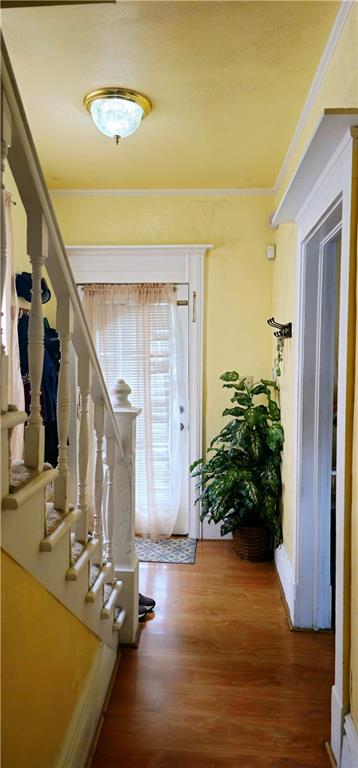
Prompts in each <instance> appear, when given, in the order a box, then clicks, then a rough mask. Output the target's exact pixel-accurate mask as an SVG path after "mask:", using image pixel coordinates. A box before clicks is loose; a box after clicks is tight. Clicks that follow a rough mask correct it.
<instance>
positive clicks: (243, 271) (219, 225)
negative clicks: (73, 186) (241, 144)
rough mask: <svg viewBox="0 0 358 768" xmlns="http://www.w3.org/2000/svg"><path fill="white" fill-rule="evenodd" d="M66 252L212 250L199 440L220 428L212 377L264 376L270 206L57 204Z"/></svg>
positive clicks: (144, 201) (192, 201) (107, 200)
mask: <svg viewBox="0 0 358 768" xmlns="http://www.w3.org/2000/svg"><path fill="white" fill-rule="evenodd" d="M54 205H55V210H56V213H57V217H58V220H59V223H60V226H61V229H62V234H63V237H64V240H65V242H66V243H67V244H68V245H88V244H102V245H115V244H128V245H130V244H138V245H141V244H153V243H154V244H159V243H163V244H165V243H172V244H178V243H212V244H213V245H214V249H213V250H212V251H210V252H209V254H208V256H207V258H206V280H205V363H204V386H205V406H204V425H205V437H204V440H206V441H208V440H209V439H211V437H213V435H214V434H215V433H216V432H217V431H218V429H219V428H220V426H221V421H222V419H221V412H222V410H223V407H224V406H225V404H226V402H227V395H225V394H224V393H223V391H222V388H221V385H220V383H219V381H218V376H219V375H220V373H222V371H224V370H228V369H234V368H235V369H237V370H239V371H240V373H241V374H243V375H245V374H247V375H253V376H254V377H260V376H266V377H268V376H270V371H271V332H270V330H269V328H268V326H267V324H266V320H267V318H268V317H269V315H270V313H271V306H272V272H273V266H272V262H268V261H267V260H266V257H265V249H266V244H267V243H268V242H270V241H272V234H273V233H272V232H271V231H270V230H269V229H268V227H267V221H268V217H269V214H270V212H272V207H273V200H272V198H271V196H270V195H262V196H250V195H247V196H232V197H229V196H227V197H224V196H222V197H220V196H219V197H212V196H199V195H191V196H186V195H185V196H182V195H166V196H157V195H155V196H127V197H122V196H102V197H101V196H97V197H55V198H54Z"/></svg>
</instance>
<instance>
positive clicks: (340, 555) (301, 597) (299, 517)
mask: <svg viewBox="0 0 358 768" xmlns="http://www.w3.org/2000/svg"><path fill="white" fill-rule="evenodd" d="M351 179H352V137H351V135H350V134H346V135H345V137H344V139H343V140H342V142H341V144H340V145H339V147H338V148H337V151H336V152H335V154H334V156H333V157H332V158H331V161H330V162H329V168H325V169H324V171H323V173H322V174H321V176H320V178H319V179H318V181H317V183H316V185H315V188H314V194H313V195H312V196H310V199H307V200H306V202H305V205H304V208H302V209H301V211H299V213H298V214H297V216H296V222H297V227H298V231H297V273H298V276H299V277H298V281H297V283H298V295H297V305H296V306H297V322H296V328H297V347H296V349H297V351H296V376H297V382H298V391H297V403H296V439H295V441H294V444H295V446H296V452H297V453H296V457H295V458H296V460H295V462H294V465H295V467H296V477H295V488H296V498H295V505H296V515H295V519H296V533H295V536H294V553H293V566H294V570H295V582H296V584H297V590H298V596H297V597H298V599H297V600H296V602H295V614H294V616H293V623H294V625H295V626H307V623H306V617H305V615H304V611H305V606H306V605H307V604H309V603H312V584H313V580H314V572H317V556H318V554H317V548H314V551H313V552H312V551H311V552H310V551H308V554H307V548H308V550H310V546H311V545H312V542H311V543H308V542H307V539H305V523H306V524H307V514H308V510H306V520H305V516H304V510H303V507H302V505H301V473H302V467H303V454H302V394H303V378H302V372H303V334H304V311H305V310H304V284H305V263H304V248H303V244H304V242H305V240H306V239H307V237H308V235H309V233H311V232H312V231H313V229H314V228H315V227H316V226H317V225H318V223H319V222H321V220H322V218H323V217H324V216H325V214H326V212H327V211H328V210H329V208H330V207H332V205H333V204H334V201H336V200H337V199H338V198H341V200H342V229H341V232H342V244H341V289H340V316H339V361H338V413H337V496H336V638H335V643H336V647H335V682H334V686H333V689H332V731H331V744H332V749H333V752H334V755H335V759H336V761H337V765H338V766H340V761H341V749H342V736H343V722H344V715H345V714H346V712H345V706H346V702H345V689H344V663H347V659H345V658H344V631H345V624H346V616H345V610H350V606H344V579H345V574H346V568H347V564H346V558H347V557H349V554H348V552H345V547H344V544H345V540H346V535H347V534H346V527H347V521H346V516H347V515H346V509H345V477H346V471H349V467H348V468H346V464H345V446H346V437H347V436H346V397H347V368H348V304H349V301H348V299H349V264H350V216H351ZM318 480H319V478H318V477H317V476H315V477H313V482H314V483H316V484H318ZM311 537H312V533H311ZM307 544H308V547H307ZM315 569H316V570H315ZM316 595H317V600H318V602H319V600H320V594H319V589H318V590H317V591H316ZM316 609H317V610H318V609H319V606H318V605H317V604H316Z"/></svg>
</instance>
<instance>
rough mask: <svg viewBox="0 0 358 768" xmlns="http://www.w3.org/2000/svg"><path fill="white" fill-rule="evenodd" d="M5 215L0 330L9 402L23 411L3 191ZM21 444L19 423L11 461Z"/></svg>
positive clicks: (7, 197) (8, 213)
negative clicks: (7, 362)
mask: <svg viewBox="0 0 358 768" xmlns="http://www.w3.org/2000/svg"><path fill="white" fill-rule="evenodd" d="M3 205H4V213H5V221H4V223H5V239H6V272H5V287H4V296H3V305H2V307H1V311H2V318H1V321H2V328H3V344H4V346H5V349H6V353H7V355H8V357H9V400H10V403H12V404H13V405H17V407H18V409H19V410H20V411H24V410H25V398H24V387H23V383H22V378H21V369H20V353H19V340H18V335H17V320H18V316H19V306H18V301H17V293H16V289H15V265H14V248H13V232H12V197H11V194H10V192H7V191H4V192H3ZM23 445H24V426H23V424H19V425H18V426H17V427H15V428H14V429H13V432H12V436H11V458H12V459H22V453H23Z"/></svg>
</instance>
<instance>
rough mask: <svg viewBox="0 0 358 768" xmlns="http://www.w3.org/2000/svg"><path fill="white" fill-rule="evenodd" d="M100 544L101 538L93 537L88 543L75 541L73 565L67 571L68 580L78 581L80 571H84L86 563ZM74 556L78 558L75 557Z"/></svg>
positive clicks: (73, 545)
mask: <svg viewBox="0 0 358 768" xmlns="http://www.w3.org/2000/svg"><path fill="white" fill-rule="evenodd" d="M99 545H100V539H92V540H91V541H89V542H88V544H86V545H85V544H83V543H82V542H80V541H75V542H74V543H73V544H72V548H71V550H72V556H71V562H72V565H71V567H70V568H69V569H68V570H67V571H66V579H67V580H68V581H76V579H77V578H78V575H79V573H80V572H81V571H82V568H83V567H84V566H85V565H86V563H88V561H89V560H90V559H91V557H93V555H94V553H95V552H96V550H97V549H98V547H99ZM74 557H75V558H76V559H73V558H74Z"/></svg>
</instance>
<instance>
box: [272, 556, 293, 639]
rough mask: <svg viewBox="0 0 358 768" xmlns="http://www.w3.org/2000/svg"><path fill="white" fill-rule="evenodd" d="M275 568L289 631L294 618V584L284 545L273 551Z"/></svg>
mask: <svg viewBox="0 0 358 768" xmlns="http://www.w3.org/2000/svg"><path fill="white" fill-rule="evenodd" d="M275 566H276V571H277V574H278V577H279V580H280V583H281V587H282V590H283V595H284V598H285V601H286V605H287V608H288V613H289V623H290V629H292V628H293V625H294V618H295V601H296V584H295V579H294V573H293V568H292V564H291V561H290V558H289V556H288V554H287V549H286V547H285V545H284V544H281V545H280V546H279V547H277V549H276V550H275Z"/></svg>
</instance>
